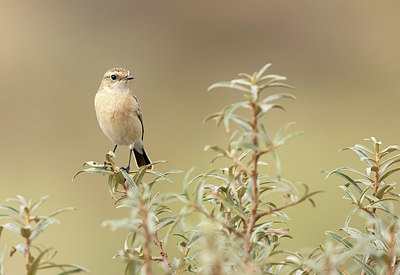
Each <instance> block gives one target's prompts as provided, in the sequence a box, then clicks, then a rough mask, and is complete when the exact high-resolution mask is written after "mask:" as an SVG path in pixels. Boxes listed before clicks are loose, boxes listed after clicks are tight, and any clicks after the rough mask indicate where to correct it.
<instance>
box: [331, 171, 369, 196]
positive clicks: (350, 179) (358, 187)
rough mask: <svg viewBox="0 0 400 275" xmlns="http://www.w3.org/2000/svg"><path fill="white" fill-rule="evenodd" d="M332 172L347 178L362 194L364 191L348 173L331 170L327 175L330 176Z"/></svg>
mask: <svg viewBox="0 0 400 275" xmlns="http://www.w3.org/2000/svg"><path fill="white" fill-rule="evenodd" d="M332 174H335V175H338V176H340V177H343V178H345V179H346V180H347V181H348V182H349V183H350V184H351V185H353V186H354V188H356V190H357V191H358V192H359V193H360V194H361V193H362V189H361V188H360V186H358V184H357V183H356V182H355V181H354V180H353V179H352V178H350V177H349V176H348V175H346V174H343V173H340V172H335V171H331V172H328V175H327V176H326V177H327V178H328V177H329V176H330V175H332Z"/></svg>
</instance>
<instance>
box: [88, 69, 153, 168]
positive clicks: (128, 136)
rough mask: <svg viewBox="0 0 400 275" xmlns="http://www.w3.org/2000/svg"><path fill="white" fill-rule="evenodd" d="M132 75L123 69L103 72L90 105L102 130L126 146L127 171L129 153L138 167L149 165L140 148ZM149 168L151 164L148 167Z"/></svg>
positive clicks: (139, 115) (139, 121)
mask: <svg viewBox="0 0 400 275" xmlns="http://www.w3.org/2000/svg"><path fill="white" fill-rule="evenodd" d="M133 78H134V77H133V76H132V75H131V74H130V71H129V70H127V69H124V68H112V69H109V70H108V71H106V73H105V74H104V76H103V78H102V80H101V83H100V87H99V90H98V91H97V93H96V96H95V100H94V106H95V110H96V116H97V120H98V122H99V125H100V128H101V130H102V131H103V133H104V134H105V135H106V136H107V137H108V138H109V139H110V140H111V141H112V142H113V143H114V144H115V147H114V150H113V153H115V151H116V150H117V147H118V146H119V145H125V146H129V162H128V166H127V167H126V168H123V167H122V169H124V170H125V171H127V172H129V170H130V165H131V158H132V152H133V153H134V155H135V159H136V164H137V166H138V167H139V168H140V167H142V166H144V165H148V164H151V161H150V159H149V157H148V156H147V154H146V151H145V150H144V147H143V134H144V127H143V118H142V113H141V109H140V105H139V101H138V99H137V97H136V96H135V95H134V94H133V92H132V91H131V90H130V89H129V83H130V81H131V80H132V79H133ZM148 169H151V166H148Z"/></svg>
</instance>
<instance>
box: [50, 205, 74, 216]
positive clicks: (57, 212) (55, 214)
mask: <svg viewBox="0 0 400 275" xmlns="http://www.w3.org/2000/svg"><path fill="white" fill-rule="evenodd" d="M72 210H76V208H75V207H65V208H61V209H58V210H56V211H53V212H51V213H50V214H49V215H47V217H50V218H51V217H55V216H57V215H59V214H61V213H64V212H67V211H72Z"/></svg>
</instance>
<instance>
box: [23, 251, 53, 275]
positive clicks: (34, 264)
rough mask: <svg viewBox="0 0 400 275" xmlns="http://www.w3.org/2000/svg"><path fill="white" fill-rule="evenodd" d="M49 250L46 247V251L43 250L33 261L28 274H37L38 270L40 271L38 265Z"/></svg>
mask: <svg viewBox="0 0 400 275" xmlns="http://www.w3.org/2000/svg"><path fill="white" fill-rule="evenodd" d="M48 251H49V250H48V249H46V250H44V251H42V252H41V253H40V254H39V255H38V256H37V257H36V258H35V259H34V260H33V262H32V263H31V265H30V267H29V270H28V274H27V275H35V274H36V272H37V271H38V267H39V264H40V261H41V260H42V258H43V256H44V255H45V254H46V253H47V252H48Z"/></svg>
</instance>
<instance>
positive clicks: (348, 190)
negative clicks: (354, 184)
mask: <svg viewBox="0 0 400 275" xmlns="http://www.w3.org/2000/svg"><path fill="white" fill-rule="evenodd" d="M339 188H340V189H342V190H343V191H344V192H345V193H346V194H347V196H349V197H350V198H351V200H352V201H353V202H354V203H355V204H358V201H357V199H356V197H355V196H354V195H353V193H351V191H350V189H349V188H347V187H346V186H339Z"/></svg>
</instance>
